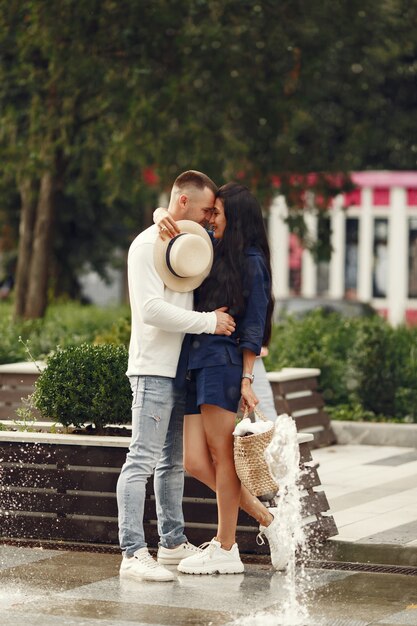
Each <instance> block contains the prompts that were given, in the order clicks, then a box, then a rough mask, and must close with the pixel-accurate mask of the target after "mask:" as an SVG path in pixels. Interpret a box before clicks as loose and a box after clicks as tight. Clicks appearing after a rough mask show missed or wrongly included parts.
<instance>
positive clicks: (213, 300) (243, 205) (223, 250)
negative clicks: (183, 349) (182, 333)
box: [197, 183, 274, 345]
mask: <svg viewBox="0 0 417 626" xmlns="http://www.w3.org/2000/svg"><path fill="white" fill-rule="evenodd" d="M217 198H220V200H221V201H222V202H223V205H224V213H225V217H226V228H225V230H224V234H223V238H222V239H221V240H220V241H219V242H218V243H217V244H216V245H215V248H214V262H213V267H212V269H211V272H210V275H209V276H208V277H207V278H206V280H205V281H204V282H203V284H202V285H201V287H200V293H199V301H198V305H197V309H198V310H199V311H213V310H214V309H216V308H218V307H221V306H228V307H229V313H230V314H231V315H233V316H235V317H236V316H239V315H242V314H243V312H244V309H245V293H244V276H245V273H246V272H247V264H248V257H247V256H246V255H245V251H246V250H247V249H248V248H249V247H255V248H258V249H259V250H260V251H261V252H262V253H263V256H264V258H265V264H266V267H267V269H268V272H269V276H270V278H271V254H270V251H269V245H268V238H267V234H266V230H265V224H264V221H263V217H262V211H261V207H260V206H259V203H258V201H257V200H256V198H255V197H254V196H253V195H252V194H251V192H250V191H249V189H248V188H247V187H245V186H243V185H240V184H238V183H227V184H226V185H223V186H222V187H220V189H219V191H218V192H217ZM273 308H274V301H273V298H272V293H271V292H270V296H269V303H268V309H267V316H266V323H265V332H264V337H263V345H268V343H269V340H270V338H271V325H272V321H271V320H272V312H273Z"/></svg>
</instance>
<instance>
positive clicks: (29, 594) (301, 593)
mask: <svg viewBox="0 0 417 626" xmlns="http://www.w3.org/2000/svg"><path fill="white" fill-rule="evenodd" d="M258 561H262V560H261V559H258ZM119 564H120V557H119V556H118V555H114V554H96V553H91V552H69V551H58V550H56V551H55V550H45V549H39V548H20V547H14V546H8V545H3V546H0V624H2V625H4V626H9V625H10V626H50V625H54V626H55V625H60V626H72V625H74V626H81V625H85V626H87V625H91V626H93V625H95V624H101V625H102V626H127V625H130V626H132V625H133V624H135V625H136V626H145V625H153V626H182V625H189V626H191V625H196V626H197V625H198V626H220V625H223V624H233V623H235V624H244V625H245V626H258V625H259V626H261V625H262V626H275V625H278V624H283V625H285V626H290V625H291V623H292V622H291V621H288V619H285V620H284V621H282V619H281V618H280V617H279V615H280V612H281V610H282V606H283V603H284V602H285V601H286V600H288V591H287V590H286V585H285V575H284V574H282V573H279V572H275V571H274V570H272V569H271V567H270V565H269V563H268V560H267V559H264V562H258V563H246V571H245V574H239V575H230V576H198V577H197V576H189V575H185V574H178V576H177V578H176V580H175V581H174V582H172V583H152V582H137V581H131V580H120V579H119V576H118V568H119ZM173 571H175V568H173ZM301 574H302V571H301V570H299V574H298V575H299V579H298V581H297V593H298V597H299V599H300V601H301V602H302V604H303V605H305V606H306V607H307V609H308V611H309V614H310V617H309V618H308V620H307V621H306V622H304V623H305V624H306V626H313V625H320V626H368V625H371V624H372V625H375V626H376V625H378V626H394V625H405V624H409V625H413V626H416V625H417V576H404V575H398V574H395V575H393V574H374V573H363V572H360V573H356V572H346V571H337V570H334V571H326V570H319V569H313V568H311V569H310V568H306V570H305V576H304V578H303V577H302V576H301Z"/></svg>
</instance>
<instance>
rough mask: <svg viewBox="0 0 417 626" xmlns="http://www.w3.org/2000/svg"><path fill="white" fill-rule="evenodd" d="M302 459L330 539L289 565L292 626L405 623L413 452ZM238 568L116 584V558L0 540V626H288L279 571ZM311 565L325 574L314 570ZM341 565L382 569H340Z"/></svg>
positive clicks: (416, 463) (412, 592)
mask: <svg viewBox="0 0 417 626" xmlns="http://www.w3.org/2000/svg"><path fill="white" fill-rule="evenodd" d="M313 458H314V461H315V462H317V463H319V468H318V472H319V475H320V478H321V482H322V485H321V486H320V489H324V491H325V493H326V495H327V498H328V500H329V504H330V513H331V514H332V515H334V518H335V520H336V523H337V525H338V528H339V535H338V536H337V537H333V538H331V539H330V540H329V541H327V542H326V544H325V545H324V547H323V548H322V549H321V550H320V553H316V552H313V553H312V555H311V560H310V562H309V564H310V565H311V566H312V567H308V568H306V570H305V576H304V577H303V576H302V569H301V568H297V575H298V579H297V582H296V591H297V599H298V602H299V605H301V606H304V607H306V608H307V610H308V612H309V617H308V618H306V619H305V620H304V621H302V622H301V623H302V624H303V626H371V625H372V626H401V625H410V626H417V576H416V575H415V574H416V573H417V497H416V496H417V453H416V449H415V448H405V447H390V446H371V445H369V446H368V445H344V446H340V445H337V446H329V447H327V448H322V449H319V450H314V451H313ZM243 560H244V561H245V567H246V570H245V574H243V575H234V576H203V577H195V576H189V575H185V574H179V575H178V576H177V578H176V580H175V581H174V582H172V583H150V582H136V581H129V580H127V581H126V580H123V581H120V580H119V576H118V569H119V565H120V556H119V554H115V553H112V554H103V553H94V552H77V551H68V550H51V549H46V548H45V547H44V548H43V549H41V548H34V547H32V548H30V547H15V546H12V545H2V544H0V626H9V625H10V626H82V625H84V626H94V625H98V624H100V625H101V626H133V625H135V626H145V625H146V626H147V625H152V626H183V625H184V626H221V625H231V624H235V626H293V625H294V624H297V626H298V625H299V624H300V621H291V619H290V617H289V615H290V613H288V612H287V613H286V615H285V617H283V607H284V606H285V603H288V600H289V596H290V592H289V588H288V585H287V579H286V577H285V575H284V574H282V573H279V572H275V571H274V570H272V568H271V566H270V561H269V558H268V557H256V558H251V559H250V558H249V557H246V558H245V557H243ZM323 561H326V562H327V565H329V561H333V563H331V564H330V565H331V567H332V568H333V569H330V570H328V569H320V568H319V567H317V566H318V565H319V564H320V562H323ZM342 561H343V562H344V563H342ZM346 562H351V563H359V564H362V565H363V566H364V567H365V568H367V569H368V568H369V569H370V570H372V569H374V570H375V566H376V565H378V564H379V565H380V564H387V565H388V567H387V568H386V570H387V572H386V573H376V572H375V571H352V569H350V570H349V569H347V570H346V569H343V568H344V567H348V568H351V567H355V565H353V566H351V565H349V564H348V563H346ZM314 565H315V566H316V568H314V567H313V566H314ZM390 566H394V567H393V568H392V567H390ZM406 567H407V568H408V573H409V574H410V575H405V574H404V572H405V569H404V570H401V568H406ZM338 568H339V569H338ZM396 570H397V571H398V570H401V571H402V572H403V573H393V572H394V571H396ZM174 571H175V568H174ZM411 574H414V575H411Z"/></svg>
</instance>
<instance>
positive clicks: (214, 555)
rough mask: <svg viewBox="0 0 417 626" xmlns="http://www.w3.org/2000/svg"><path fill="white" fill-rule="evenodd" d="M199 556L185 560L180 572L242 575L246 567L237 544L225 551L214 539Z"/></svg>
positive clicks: (180, 565)
mask: <svg viewBox="0 0 417 626" xmlns="http://www.w3.org/2000/svg"><path fill="white" fill-rule="evenodd" d="M201 548H202V549H201V551H200V552H199V553H198V554H194V555H193V556H189V557H187V558H186V559H183V560H182V561H181V563H180V564H179V565H178V571H179V572H182V573H183V574H241V573H242V572H243V571H244V569H245V567H244V565H243V563H242V561H241V560H240V555H239V548H238V547H237V544H236V543H235V544H234V545H233V546H232V548H231V549H230V550H224V549H223V548H222V546H221V543H220V542H219V541H216V539H212V540H211V541H210V542H208V543H207V544H203V545H202V546H201Z"/></svg>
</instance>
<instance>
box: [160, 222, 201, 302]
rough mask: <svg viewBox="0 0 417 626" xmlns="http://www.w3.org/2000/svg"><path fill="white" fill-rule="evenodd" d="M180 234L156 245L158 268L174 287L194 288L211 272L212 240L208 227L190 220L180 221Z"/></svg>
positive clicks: (189, 289) (176, 289) (179, 289)
mask: <svg viewBox="0 0 417 626" xmlns="http://www.w3.org/2000/svg"><path fill="white" fill-rule="evenodd" d="M177 225H178V227H179V229H180V231H181V232H180V234H179V235H177V236H176V237H174V238H173V239H169V240H168V241H163V240H162V239H161V238H160V237H158V238H157V239H156V241H155V245H154V253H153V258H154V263H155V268H156V271H157V272H158V274H159V276H160V277H161V278H162V280H163V282H164V284H165V285H166V286H167V287H168V288H169V289H172V291H180V292H185V291H193V289H196V288H197V287H199V286H200V285H201V283H202V282H203V280H204V279H205V278H206V276H208V274H209V272H210V270H211V266H212V264H213V244H212V242H211V239H210V236H209V235H208V233H207V231H206V230H204V228H203V227H202V226H200V224H197V223H196V222H192V221H191V220H180V221H178V222H177Z"/></svg>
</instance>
